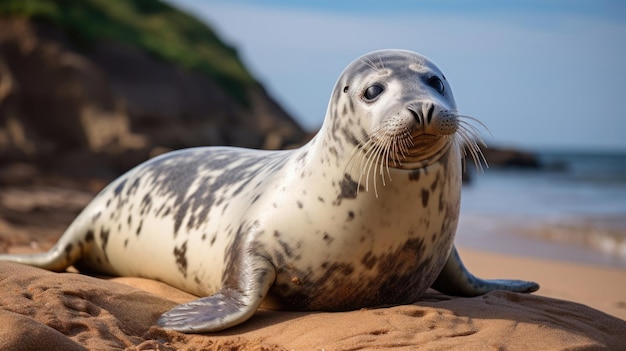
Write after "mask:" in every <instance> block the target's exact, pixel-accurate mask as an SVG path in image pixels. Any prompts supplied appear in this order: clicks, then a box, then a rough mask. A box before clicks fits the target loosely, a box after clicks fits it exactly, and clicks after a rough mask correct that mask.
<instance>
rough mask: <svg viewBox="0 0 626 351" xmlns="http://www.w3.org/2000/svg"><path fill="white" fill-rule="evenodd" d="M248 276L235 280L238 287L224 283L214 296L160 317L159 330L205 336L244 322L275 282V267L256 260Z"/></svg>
mask: <svg viewBox="0 0 626 351" xmlns="http://www.w3.org/2000/svg"><path fill="white" fill-rule="evenodd" d="M248 269H251V267H250V266H248ZM249 273H251V274H244V275H243V276H240V277H237V279H236V280H237V281H238V282H239V283H238V284H239V286H234V284H229V280H227V281H226V283H225V284H224V287H222V289H221V290H220V291H218V292H217V293H216V294H214V295H211V296H208V297H203V298H201V299H198V300H194V301H191V302H188V303H185V304H182V305H178V306H176V307H174V308H173V309H171V310H169V311H167V312H165V313H163V315H161V317H160V318H159V321H158V323H159V326H161V327H163V328H166V329H172V330H176V331H180V332H183V333H206V332H215V331H220V330H223V329H226V328H230V327H232V326H235V325H237V324H240V323H243V322H245V321H246V320H248V319H249V318H250V317H252V315H254V313H255V312H256V310H257V308H258V307H259V305H261V302H262V301H263V299H264V298H265V296H266V295H267V292H268V291H269V289H270V288H271V286H272V284H273V283H274V280H275V279H276V271H275V269H274V266H273V265H272V264H271V263H270V262H269V261H267V260H265V259H262V258H258V262H256V264H255V265H254V269H253V271H252V272H249Z"/></svg>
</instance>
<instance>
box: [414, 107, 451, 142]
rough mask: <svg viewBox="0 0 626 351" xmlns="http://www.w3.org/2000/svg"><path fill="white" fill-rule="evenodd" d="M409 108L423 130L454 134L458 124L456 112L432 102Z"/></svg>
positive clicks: (431, 132)
mask: <svg viewBox="0 0 626 351" xmlns="http://www.w3.org/2000/svg"><path fill="white" fill-rule="evenodd" d="M407 110H408V111H409V113H410V114H411V116H412V117H413V119H414V120H415V124H416V126H417V127H418V128H420V129H421V130H422V131H423V132H425V133H429V134H434V135H450V134H453V133H454V132H455V131H456V129H457V126H458V121H457V118H456V114H455V113H452V112H450V111H447V110H442V109H441V108H440V107H438V106H436V105H435V104H432V103H426V104H419V105H415V104H414V105H410V106H407Z"/></svg>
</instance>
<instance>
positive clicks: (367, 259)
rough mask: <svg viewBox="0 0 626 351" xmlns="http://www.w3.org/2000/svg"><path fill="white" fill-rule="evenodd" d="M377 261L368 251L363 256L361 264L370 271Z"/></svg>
mask: <svg viewBox="0 0 626 351" xmlns="http://www.w3.org/2000/svg"><path fill="white" fill-rule="evenodd" d="M377 260H378V259H377V258H376V256H374V255H373V254H372V252H371V251H369V252H368V253H366V254H365V256H363V259H361V263H362V264H363V265H364V266H365V267H366V268H367V269H370V270H371V269H372V268H374V265H376V261H377Z"/></svg>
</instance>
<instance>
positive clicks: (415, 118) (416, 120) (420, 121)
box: [408, 109, 422, 125]
mask: <svg viewBox="0 0 626 351" xmlns="http://www.w3.org/2000/svg"><path fill="white" fill-rule="evenodd" d="M408 110H409V112H411V115H412V116H413V119H414V120H415V122H417V124H418V125H420V124H422V119H421V118H420V115H419V114H417V112H415V111H413V109H408Z"/></svg>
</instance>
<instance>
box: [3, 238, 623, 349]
mask: <svg viewBox="0 0 626 351" xmlns="http://www.w3.org/2000/svg"><path fill="white" fill-rule="evenodd" d="M460 252H461V255H462V257H463V258H464V260H465V263H466V264H467V266H468V267H470V269H471V270H472V271H473V272H474V273H475V274H477V275H480V276H482V277H487V278H488V277H494V278H495V277H507V278H520V279H531V280H536V281H538V282H539V283H540V284H541V286H542V288H541V290H539V292H537V293H535V294H532V295H526V294H516V293H508V292H499V291H498V292H492V293H489V294H487V295H484V296H480V297H475V298H453V297H448V296H445V295H442V294H439V293H437V292H435V291H430V292H429V293H428V294H427V295H426V296H425V297H424V298H423V299H422V301H418V302H416V303H415V304H412V305H406V306H395V307H387V308H377V309H363V310H358V311H352V312H342V313H328V312H315V313H303V312H281V311H267V310H260V311H258V312H257V313H256V315H255V316H254V317H253V318H252V319H251V320H249V321H248V322H246V323H244V324H242V325H240V326H237V327H234V328H232V329H229V330H227V331H223V332H219V333H214V334H205V335H186V334H181V333H177V332H172V331H166V330H163V329H161V328H159V327H156V326H155V323H156V320H157V318H158V316H159V315H160V314H161V313H163V312H164V311H166V310H168V309H169V308H171V307H172V306H174V305H175V304H177V303H181V302H184V301H188V300H191V299H193V298H194V297H193V296H191V295H189V294H187V293H184V292H182V291H179V290H177V289H174V288H172V287H169V286H167V285H165V284H162V283H159V282H155V281H150V280H146V279H141V278H126V277H124V278H110V279H101V278H96V277H90V276H86V275H82V274H76V273H51V272H47V271H44V270H40V269H36V268H31V267H26V266H22V265H18V264H13V263H4V262H0V326H2V327H0V349H3V350H85V349H89V350H186V349H188V350H366V349H398V350H415V349H417V348H419V349H420V350H441V349H463V350H566V349H567V350H575V349H609V350H619V349H626V321H624V318H626V271H623V270H611V269H607V268H603V267H593V266H585V265H579V264H572V263H566V262H558V261H547V260H541V259H535V258H532V259H530V258H526V257H510V256H504V255H499V254H493V253H486V252H480V251H474V250H467V249H465V250H464V249H461V250H460Z"/></svg>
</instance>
